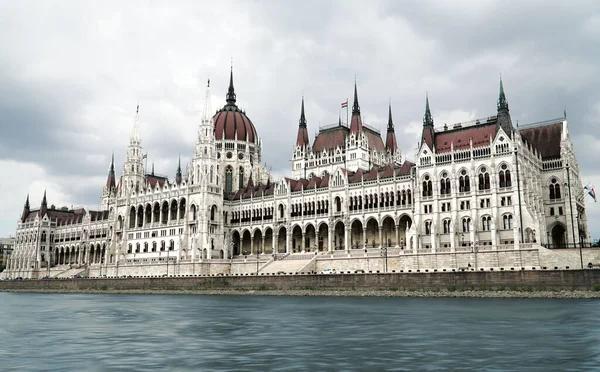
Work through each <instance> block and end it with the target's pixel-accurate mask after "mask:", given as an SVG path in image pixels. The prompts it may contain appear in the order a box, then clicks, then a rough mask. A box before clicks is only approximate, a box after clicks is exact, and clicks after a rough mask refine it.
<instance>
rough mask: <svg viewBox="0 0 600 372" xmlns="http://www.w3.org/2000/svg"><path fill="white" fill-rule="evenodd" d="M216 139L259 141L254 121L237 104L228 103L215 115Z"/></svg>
mask: <svg viewBox="0 0 600 372" xmlns="http://www.w3.org/2000/svg"><path fill="white" fill-rule="evenodd" d="M213 120H214V123H215V139H216V140H232V141H233V140H235V139H237V140H238V141H247V142H252V143H258V135H257V134H256V129H255V128H254V124H252V121H250V119H249V118H248V117H247V116H246V114H245V113H244V112H242V111H241V110H240V109H239V108H238V107H237V106H229V105H226V106H225V107H223V109H221V110H219V112H217V113H216V114H215V116H214V117H213Z"/></svg>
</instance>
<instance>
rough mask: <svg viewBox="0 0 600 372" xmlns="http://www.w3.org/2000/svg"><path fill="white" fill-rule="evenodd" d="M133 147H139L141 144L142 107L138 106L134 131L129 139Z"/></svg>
mask: <svg viewBox="0 0 600 372" xmlns="http://www.w3.org/2000/svg"><path fill="white" fill-rule="evenodd" d="M129 143H130V144H131V145H139V143H140V105H137V108H136V110H135V121H134V123H133V131H132V132H131V138H130V139H129Z"/></svg>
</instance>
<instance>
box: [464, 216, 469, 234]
mask: <svg viewBox="0 0 600 372" xmlns="http://www.w3.org/2000/svg"><path fill="white" fill-rule="evenodd" d="M462 231H463V232H464V233H466V232H469V231H471V219H470V218H469V217H465V218H463V219H462Z"/></svg>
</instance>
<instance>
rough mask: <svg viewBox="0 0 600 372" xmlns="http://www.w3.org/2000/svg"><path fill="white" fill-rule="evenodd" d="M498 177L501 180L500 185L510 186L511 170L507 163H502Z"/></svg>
mask: <svg viewBox="0 0 600 372" xmlns="http://www.w3.org/2000/svg"><path fill="white" fill-rule="evenodd" d="M498 179H499V181H500V187H510V186H512V182H511V179H510V170H509V169H508V166H507V165H506V164H502V166H501V167H500V172H498Z"/></svg>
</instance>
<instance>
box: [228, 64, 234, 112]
mask: <svg viewBox="0 0 600 372" xmlns="http://www.w3.org/2000/svg"><path fill="white" fill-rule="evenodd" d="M226 100H227V105H228V106H235V89H234V88H233V65H232V66H231V72H230V74H229V89H228V90H227V98H226Z"/></svg>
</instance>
